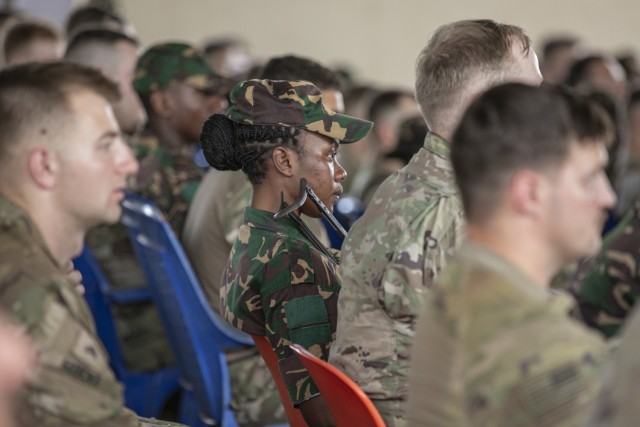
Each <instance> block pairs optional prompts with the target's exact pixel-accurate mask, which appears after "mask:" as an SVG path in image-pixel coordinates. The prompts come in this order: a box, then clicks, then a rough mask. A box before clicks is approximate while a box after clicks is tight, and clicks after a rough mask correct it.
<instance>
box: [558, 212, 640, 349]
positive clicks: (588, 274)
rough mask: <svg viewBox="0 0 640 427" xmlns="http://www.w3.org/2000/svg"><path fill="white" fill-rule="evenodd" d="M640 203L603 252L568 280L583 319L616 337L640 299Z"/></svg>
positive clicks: (607, 240) (611, 234)
mask: <svg viewBox="0 0 640 427" xmlns="http://www.w3.org/2000/svg"><path fill="white" fill-rule="evenodd" d="M639 265H640V204H639V203H636V205H635V206H634V207H633V208H632V209H631V210H630V211H629V212H628V213H627V215H625V216H624V218H622V220H621V221H620V222H619V223H618V225H617V226H616V227H615V228H614V229H613V230H611V231H610V232H609V233H608V234H607V236H606V237H605V239H604V241H603V244H602V248H601V250H600V253H599V254H598V255H597V256H596V257H594V258H592V259H589V260H587V261H585V262H583V263H581V264H580V266H579V268H578V270H577V272H575V273H574V275H573V276H572V278H571V279H570V281H569V284H568V286H569V289H570V290H571V293H572V294H573V295H574V296H575V298H576V301H577V303H578V308H579V312H580V318H581V319H583V320H584V321H585V322H586V324H587V325H589V326H591V327H592V328H595V329H597V330H599V331H600V332H602V333H603V334H604V335H605V336H606V337H608V338H611V337H613V336H615V335H616V334H617V333H618V331H619V330H620V328H621V326H622V325H623V324H624V322H625V320H626V318H627V316H628V315H629V313H630V312H631V311H632V310H633V307H634V306H635V304H636V301H637V300H638V298H639V297H640V269H639Z"/></svg>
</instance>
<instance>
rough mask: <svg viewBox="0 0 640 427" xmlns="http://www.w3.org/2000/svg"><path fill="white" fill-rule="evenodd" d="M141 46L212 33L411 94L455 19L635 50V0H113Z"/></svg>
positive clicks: (536, 37) (638, 30) (639, 17)
mask: <svg viewBox="0 0 640 427" xmlns="http://www.w3.org/2000/svg"><path fill="white" fill-rule="evenodd" d="M120 5H121V6H122V10H123V12H124V14H125V16H126V17H127V18H128V19H130V20H131V21H132V22H133V24H134V25H135V26H136V28H137V30H138V34H139V37H140V39H141V41H142V42H143V44H145V45H146V44H149V43H153V42H158V41H164V40H171V39H173V40H186V41H189V42H192V43H196V44H200V43H201V42H202V41H204V40H205V39H206V38H209V37H210V36H215V35H225V34H231V35H235V36H240V37H242V38H243V39H245V40H246V41H247V42H248V43H249V46H250V49H251V51H252V53H253V54H254V56H256V57H258V58H261V59H265V58H268V57H270V56H272V55H279V54H285V53H296V54H299V55H307V56H310V57H312V58H315V59H318V60H320V61H322V62H323V63H325V64H328V65H334V64H338V63H341V64H342V63H346V64H350V65H351V66H352V68H353V69H354V71H355V72H356V76H357V77H359V78H361V79H363V80H366V81H370V82H375V83H379V84H384V85H396V86H402V87H407V88H411V87H412V86H413V77H414V76H413V74H414V72H413V68H414V62H415V58H416V56H417V54H418V52H419V51H420V49H421V48H422V47H423V46H424V44H425V43H426V40H427V39H428V37H429V35H430V34H431V32H432V31H433V30H434V29H435V28H437V27H438V26H439V25H441V24H443V23H447V22H450V21H454V20H458V19H468V18H491V19H495V20H497V21H501V22H506V23H510V24H516V25H519V26H521V27H523V28H524V29H525V30H526V31H527V33H528V34H529V36H530V37H531V38H532V39H533V41H534V46H536V47H538V46H539V44H540V42H541V40H542V38H543V37H544V36H546V35H547V34H550V33H554V34H556V33H569V34H573V35H575V36H578V37H580V38H581V39H582V40H583V41H584V42H585V44H586V46H587V47H590V48H593V49H598V50H607V51H610V52H612V53H618V52H619V51H622V50H631V51H633V52H634V53H639V52H640V0H538V1H537V2H532V1H531V2H525V1H521V0H440V1H433V0H321V1H313V2H312V1H308V0H121V1H120Z"/></svg>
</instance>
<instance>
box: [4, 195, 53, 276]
mask: <svg viewBox="0 0 640 427" xmlns="http://www.w3.org/2000/svg"><path fill="white" fill-rule="evenodd" d="M0 229H2V230H3V233H5V232H6V233H9V234H11V235H12V236H13V237H14V238H16V239H18V240H20V241H22V242H24V243H25V244H34V243H35V244H36V246H37V247H38V248H40V249H41V250H42V251H43V252H44V254H45V255H46V256H47V257H48V258H49V259H50V260H51V262H53V264H54V265H57V266H58V267H60V265H58V261H57V260H56V259H55V257H54V256H53V254H52V253H51V251H50V250H49V248H48V247H47V244H46V243H45V241H44V238H43V237H42V234H41V233H40V230H38V227H37V226H36V224H35V223H34V222H33V221H32V220H31V217H30V216H29V214H28V213H27V211H25V210H24V209H22V208H21V207H20V206H18V205H16V204H15V203H13V202H12V201H10V200H9V199H7V198H5V197H3V196H0Z"/></svg>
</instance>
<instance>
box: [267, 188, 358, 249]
mask: <svg viewBox="0 0 640 427" xmlns="http://www.w3.org/2000/svg"><path fill="white" fill-rule="evenodd" d="M307 197H309V198H310V199H311V201H312V202H313V204H314V205H316V207H317V208H318V210H319V211H320V213H321V214H322V216H323V217H325V218H326V219H327V221H329V224H331V226H332V227H333V228H334V229H335V230H336V232H338V234H340V235H341V236H342V237H343V238H344V237H346V236H347V230H345V229H344V227H342V225H341V224H340V223H339V222H338V220H337V219H336V217H334V216H333V214H332V213H331V211H330V210H329V209H327V207H326V206H325V204H324V203H322V200H320V198H319V197H318V196H317V194H316V193H315V192H314V191H313V189H312V188H311V187H309V185H307V180H306V179H304V178H300V192H299V193H298V198H297V199H296V200H295V201H294V202H293V203H292V204H290V205H287V204H286V203H285V202H284V195H283V194H282V193H280V198H281V201H280V206H281V208H280V210H279V211H278V212H276V213H275V214H274V215H273V219H275V220H276V221H277V220H279V219H281V218H284V217H285V216H287V215H289V214H292V213H294V212H295V211H296V210H298V209H300V208H301V207H302V205H304V204H305V202H306V201H307Z"/></svg>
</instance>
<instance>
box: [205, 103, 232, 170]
mask: <svg viewBox="0 0 640 427" xmlns="http://www.w3.org/2000/svg"><path fill="white" fill-rule="evenodd" d="M200 144H201V145H202V152H203V153H204V157H205V159H207V162H208V163H209V164H210V165H211V166H213V167H214V168H216V169H218V170H221V171H226V170H232V171H235V170H238V169H240V168H241V167H242V164H241V163H240V160H239V158H238V150H237V141H236V138H235V131H234V126H233V123H232V122H231V120H229V119H228V118H226V117H225V116H224V114H214V115H212V116H211V117H209V118H208V119H207V121H205V122H204V124H203V125H202V131H201V132H200Z"/></svg>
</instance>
